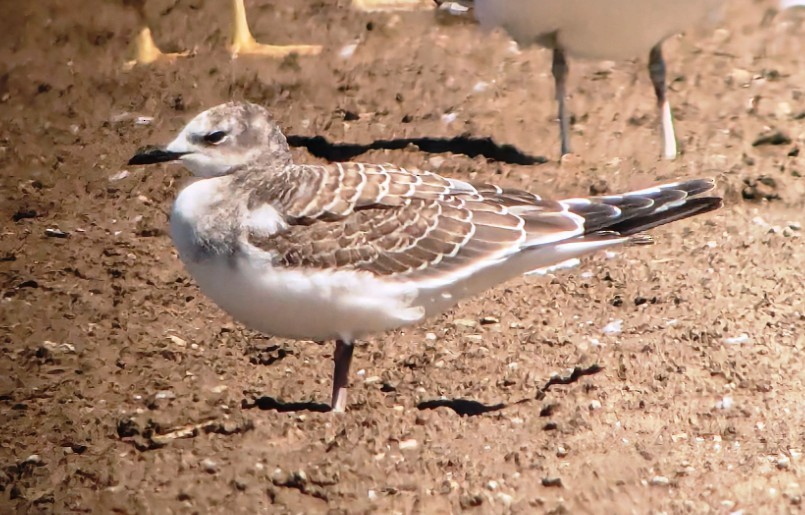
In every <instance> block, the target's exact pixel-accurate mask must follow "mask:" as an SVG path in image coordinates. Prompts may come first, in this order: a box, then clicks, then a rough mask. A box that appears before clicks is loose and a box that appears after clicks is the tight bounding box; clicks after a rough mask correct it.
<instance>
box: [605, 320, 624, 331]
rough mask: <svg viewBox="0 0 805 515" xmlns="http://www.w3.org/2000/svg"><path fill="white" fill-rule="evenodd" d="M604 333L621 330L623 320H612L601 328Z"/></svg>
mask: <svg viewBox="0 0 805 515" xmlns="http://www.w3.org/2000/svg"><path fill="white" fill-rule="evenodd" d="M602 331H603V332H604V334H620V333H621V332H622V331H623V320H620V319H618V320H613V321H612V322H610V323H608V324H607V325H605V326H604V328H603V329H602Z"/></svg>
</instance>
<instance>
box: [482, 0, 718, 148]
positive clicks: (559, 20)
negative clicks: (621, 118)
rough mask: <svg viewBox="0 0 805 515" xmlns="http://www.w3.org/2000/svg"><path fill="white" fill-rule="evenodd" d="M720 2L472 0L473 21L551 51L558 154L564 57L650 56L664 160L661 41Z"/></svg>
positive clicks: (564, 137) (667, 111) (667, 139)
mask: <svg viewBox="0 0 805 515" xmlns="http://www.w3.org/2000/svg"><path fill="white" fill-rule="evenodd" d="M722 2H723V0H475V2H474V3H475V17H476V18H477V19H478V21H479V23H480V24H481V26H482V27H485V28H487V29H490V28H494V27H502V28H503V29H504V30H505V31H506V32H507V33H508V34H509V36H511V37H512V38H513V39H514V40H515V41H516V42H517V43H518V44H519V45H521V46H529V45H532V44H537V45H540V46H543V47H546V48H550V49H552V50H553V64H552V67H551V72H552V73H553V78H554V84H555V93H556V102H557V104H558V108H559V109H558V110H559V116H558V118H559V137H560V143H561V151H562V155H565V154H568V153H570V141H569V136H568V113H567V109H566V107H565V97H566V87H565V84H566V80H567V73H568V65H567V55H571V56H574V57H581V58H586V59H605V60H619V59H631V58H635V57H639V56H640V55H645V54H646V53H648V71H649V77H650V78H651V84H652V85H653V86H654V93H655V95H656V97H657V107H658V109H659V114H660V128H661V131H662V141H663V150H662V154H663V157H665V158H666V159H674V158H675V157H676V154H677V147H676V137H675V135H674V124H673V117H672V115H671V105H670V104H669V103H668V98H667V95H666V84H665V82H666V81H665V74H666V71H665V59H664V58H663V55H662V43H663V41H664V40H665V39H667V38H668V37H670V36H672V35H674V34H677V33H679V32H681V31H683V30H685V29H687V28H689V27H691V26H694V25H696V24H699V23H702V22H705V21H714V20H716V19H717V18H718V16H719V14H720V8H721V5H722Z"/></svg>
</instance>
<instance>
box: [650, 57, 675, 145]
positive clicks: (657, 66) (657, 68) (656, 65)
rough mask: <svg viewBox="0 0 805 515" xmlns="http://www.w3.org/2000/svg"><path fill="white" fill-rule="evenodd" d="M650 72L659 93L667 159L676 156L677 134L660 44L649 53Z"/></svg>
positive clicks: (659, 106) (663, 141) (658, 99)
mask: <svg viewBox="0 0 805 515" xmlns="http://www.w3.org/2000/svg"><path fill="white" fill-rule="evenodd" d="M648 74H649V76H650V77H651V84H653V85H654V93H655V94H656V95H657V107H658V108H659V110H660V126H661V129H662V154H663V157H665V158H666V159H674V158H675V157H676V136H675V135H674V119H673V117H672V116H671V104H669V103H668V99H667V98H666V88H665V59H663V58H662V48H661V47H660V44H658V45H656V46H655V47H654V48H652V49H651V52H649V55H648Z"/></svg>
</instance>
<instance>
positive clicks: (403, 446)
mask: <svg viewBox="0 0 805 515" xmlns="http://www.w3.org/2000/svg"><path fill="white" fill-rule="evenodd" d="M399 447H400V450H401V451H407V450H412V449H416V448H417V447H419V443H418V442H417V441H416V440H414V439H413V438H411V439H409V440H403V441H401V442H400V444H399Z"/></svg>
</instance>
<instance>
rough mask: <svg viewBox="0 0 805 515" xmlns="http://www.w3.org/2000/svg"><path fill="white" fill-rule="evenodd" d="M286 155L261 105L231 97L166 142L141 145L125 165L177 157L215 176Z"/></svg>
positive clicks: (283, 143)
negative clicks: (237, 100)
mask: <svg viewBox="0 0 805 515" xmlns="http://www.w3.org/2000/svg"><path fill="white" fill-rule="evenodd" d="M290 160H291V153H290V150H289V149H288V142H287V141H286V140H285V136H283V134H282V132H281V131H280V129H279V127H278V126H277V124H276V123H274V119H273V118H272V117H271V115H270V114H269V112H268V111H267V110H266V109H265V108H263V107H261V106H258V105H256V104H252V103H248V102H229V103H226V104H221V105H219V106H215V107H213V108H211V109H207V110H206V111H204V112H203V113H201V114H199V115H197V116H196V117H195V118H193V119H192V120H191V121H190V123H188V124H187V125H186V126H185V127H184V129H182V131H181V132H180V133H179V135H178V136H176V138H175V139H174V140H173V141H171V142H170V143H169V144H168V145H167V146H165V147H156V146H149V147H145V148H141V149H140V150H138V151H137V153H136V154H135V155H134V157H132V158H131V159H130V160H129V164H133V165H140V164H154V163H164V162H168V161H181V163H182V164H183V165H184V166H185V167H186V168H187V169H188V170H190V171H191V172H193V174H194V175H196V176H198V177H219V176H221V175H227V174H229V173H232V172H234V171H236V170H238V169H240V168H241V167H243V166H245V165H249V164H251V163H255V162H263V163H272V164H278V165H283V164H286V163H289V162H290Z"/></svg>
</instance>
